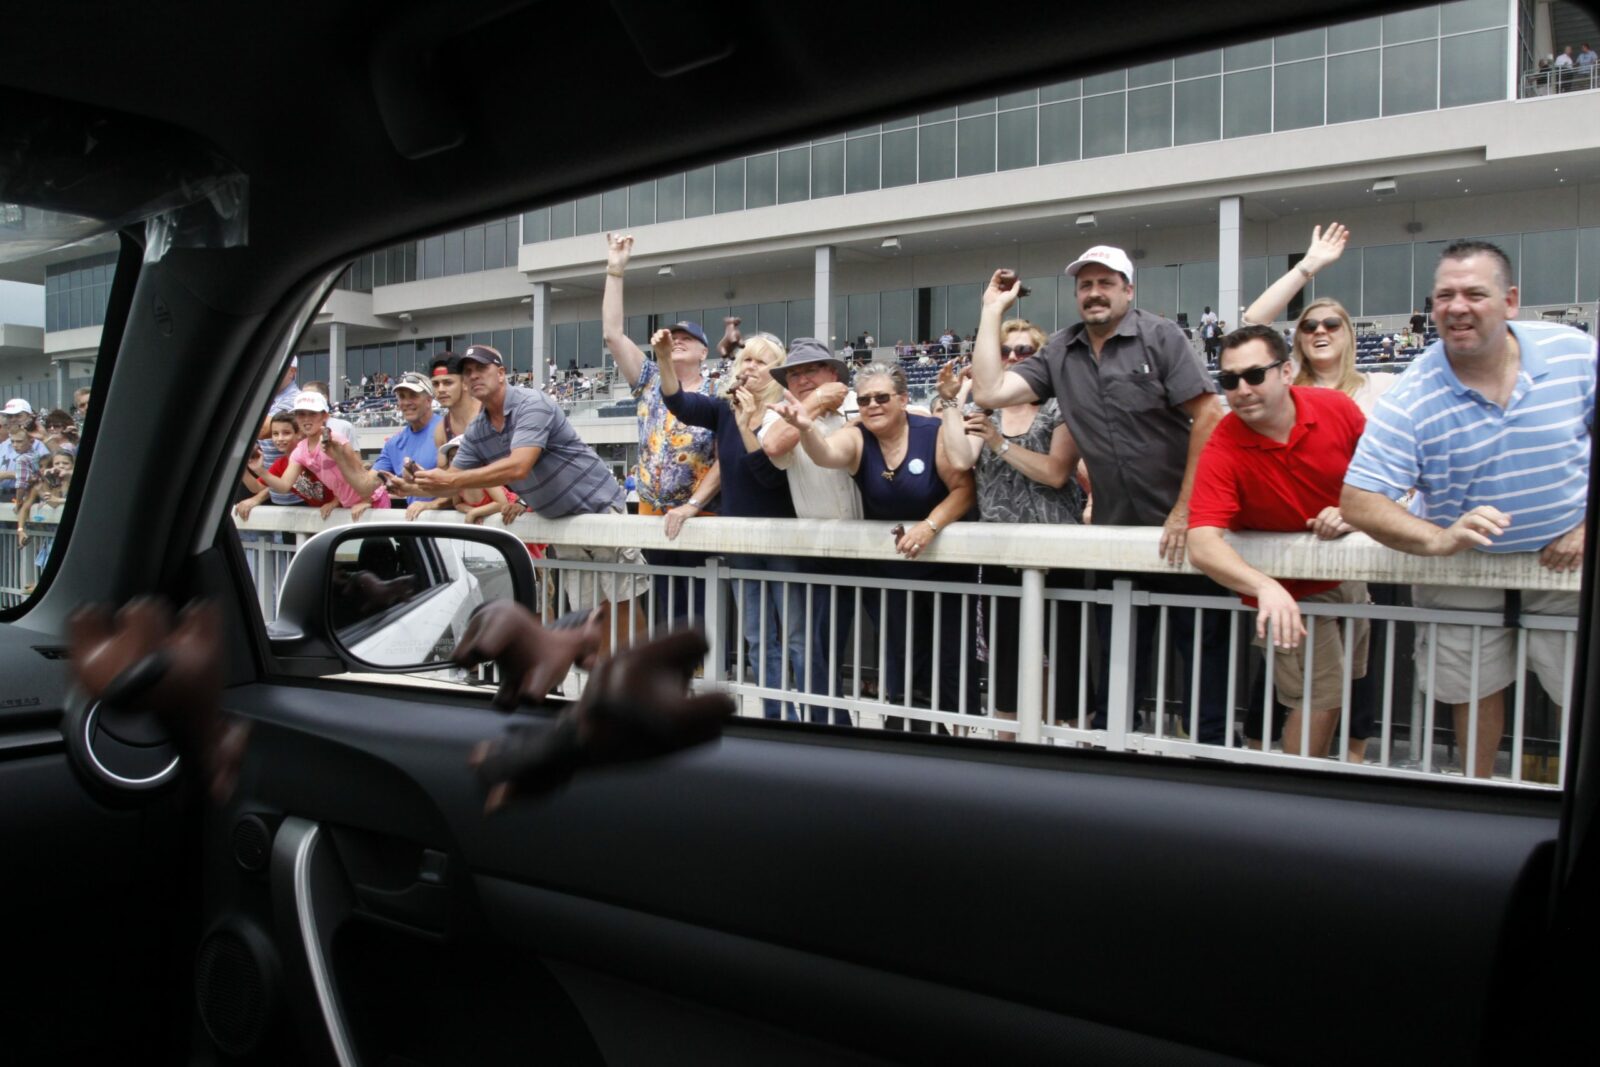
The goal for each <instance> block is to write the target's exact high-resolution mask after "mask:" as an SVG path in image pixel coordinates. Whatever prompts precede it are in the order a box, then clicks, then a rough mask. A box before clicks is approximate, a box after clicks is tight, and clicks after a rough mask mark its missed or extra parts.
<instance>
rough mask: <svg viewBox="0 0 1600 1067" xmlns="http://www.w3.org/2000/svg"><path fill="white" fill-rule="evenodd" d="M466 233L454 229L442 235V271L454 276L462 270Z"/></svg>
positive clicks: (464, 257)
mask: <svg viewBox="0 0 1600 1067" xmlns="http://www.w3.org/2000/svg"><path fill="white" fill-rule="evenodd" d="M466 247H467V235H466V234H465V233H463V232H462V231H461V230H454V231H452V232H450V233H447V234H445V235H444V272H445V274H446V275H447V276H454V275H457V274H460V273H461V272H462V268H463V266H464V265H465V263H466V258H467V255H466Z"/></svg>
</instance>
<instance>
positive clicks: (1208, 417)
mask: <svg viewBox="0 0 1600 1067" xmlns="http://www.w3.org/2000/svg"><path fill="white" fill-rule="evenodd" d="M1066 272H1067V274H1068V275H1070V276H1071V277H1072V278H1074V279H1075V281H1076V288H1077V296H1078V312H1079V314H1080V315H1081V316H1082V321H1081V322H1078V323H1075V324H1073V325H1071V326H1068V327H1067V328H1066V329H1064V330H1057V331H1056V333H1055V334H1054V335H1052V336H1051V337H1050V339H1049V341H1048V342H1046V344H1045V347H1044V351H1042V352H1040V353H1039V355H1038V356H1037V357H1036V358H1034V359H1027V360H1023V361H1022V362H1021V363H1019V364H1017V365H1016V366H1015V367H1013V368H1011V369H1009V370H1007V369H1006V368H1004V367H1003V366H1002V365H1001V360H1000V322H1001V320H1002V319H1003V318H1005V315H1006V312H1007V310H1008V309H1009V308H1010V307H1011V306H1012V305H1013V304H1014V303H1015V302H1016V300H1017V297H1018V296H1019V295H1020V294H1019V293H1018V289H1019V286H1018V285H1017V284H1016V279H1015V277H1014V276H1011V277H1008V275H1012V274H1013V272H1007V271H996V272H995V274H994V277H993V278H991V279H990V282H989V286H988V288H987V289H986V290H985V292H984V294H983V312H982V320H981V323H980V325H979V328H978V339H977V342H976V344H975V346H974V349H973V355H972V399H973V400H974V401H975V402H976V403H978V404H980V405H982V406H983V407H988V408H1002V407H1008V406H1010V405H1012V404H1021V403H1037V402H1038V401H1041V400H1045V399H1047V398H1049V397H1052V396H1053V397H1055V398H1056V399H1057V400H1058V401H1059V402H1060V404H1061V415H1062V418H1063V419H1064V420H1065V421H1066V424H1067V429H1069V430H1070V431H1071V432H1072V437H1073V440H1075V441H1076V442H1077V443H1078V447H1079V448H1080V449H1081V450H1082V452H1083V458H1084V461H1085V463H1086V464H1087V465H1088V468H1089V481H1090V483H1091V484H1092V486H1093V489H1092V492H1093V505H1094V524H1095V525H1096V526H1159V527H1161V540H1160V544H1159V548H1158V551H1159V552H1160V555H1161V557H1162V558H1163V559H1165V560H1166V561H1167V562H1168V563H1170V564H1173V565H1174V566H1176V565H1179V564H1182V563H1183V561H1184V548H1185V544H1186V542H1187V540H1188V533H1189V530H1188V527H1189V494H1190V493H1191V491H1192V490H1193V488H1194V476H1195V467H1196V464H1197V463H1198V461H1199V458H1200V453H1201V450H1202V449H1204V448H1205V444H1206V441H1207V439H1209V438H1210V436H1211V431H1212V430H1213V429H1215V427H1216V425H1217V423H1218V422H1220V421H1221V420H1222V407H1221V405H1220V404H1218V402H1217V397H1216V391H1217V390H1216V386H1215V385H1214V384H1213V383H1212V381H1211V378H1210V376H1209V375H1207V373H1206V370H1205V367H1204V366H1202V364H1201V362H1200V358H1199V357H1198V356H1196V355H1195V352H1194V349H1193V348H1191V347H1190V345H1189V342H1188V340H1187V339H1186V338H1185V337H1184V336H1183V331H1182V330H1180V329H1179V328H1178V326H1177V324H1176V323H1173V322H1170V321H1168V320H1167V319H1164V318H1162V317H1161V316H1159V315H1156V314H1153V313H1152V312H1148V311H1142V310H1140V309H1138V308H1135V307H1134V306H1133V263H1132V261H1130V260H1129V259H1128V254H1127V253H1126V252H1124V251H1123V250H1122V249H1120V248H1113V247H1111V246H1109V245H1095V246H1094V247H1093V248H1091V249H1089V250H1088V251H1087V252H1085V253H1084V254H1083V255H1081V256H1079V257H1078V258H1077V259H1076V260H1074V261H1073V262H1072V263H1070V264H1068V265H1067V269H1066ZM1117 579H1132V580H1135V581H1137V582H1138V583H1139V585H1140V586H1141V587H1143V588H1145V589H1149V590H1151V591H1153V592H1158V593H1166V594H1192V595H1199V596H1222V595H1225V594H1224V592H1223V590H1222V588H1221V587H1220V586H1218V585H1217V584H1216V583H1214V582H1212V581H1210V580H1209V579H1206V578H1195V577H1189V576H1186V575H1185V576H1179V575H1170V576H1169V575H1159V574H1158V575H1128V574H1100V575H1098V576H1097V580H1098V581H1099V583H1100V584H1101V585H1102V586H1108V585H1109V584H1111V583H1112V582H1114V581H1115V580H1117ZM1156 614H1157V612H1155V611H1154V610H1146V611H1141V612H1140V613H1139V634H1138V643H1137V653H1136V656H1135V659H1136V664H1137V666H1138V668H1139V671H1138V674H1137V678H1138V687H1137V689H1136V690H1135V693H1136V699H1137V697H1142V696H1143V695H1145V693H1146V691H1147V689H1148V688H1149V687H1150V685H1151V683H1152V681H1153V676H1154V670H1153V667H1152V665H1153V664H1154V663H1155V662H1156V659H1155V656H1154V655H1153V634H1154V620H1155V616H1156ZM1195 615H1196V612H1194V611H1191V610H1188V609H1179V610H1174V611H1172V612H1170V616H1171V620H1172V621H1171V625H1170V626H1169V627H1168V630H1167V633H1168V637H1169V639H1170V641H1171V644H1172V651H1173V652H1174V653H1175V654H1176V655H1177V656H1178V657H1179V658H1181V659H1182V660H1183V661H1184V663H1185V664H1186V665H1188V658H1189V657H1190V656H1192V655H1193V627H1194V625H1195ZM1225 615H1226V613H1223V612H1215V611H1213V612H1209V613H1205V614H1204V617H1203V619H1202V620H1201V624H1202V625H1203V627H1204V629H1205V631H1206V632H1205V634H1204V639H1203V641H1202V652H1201V656H1200V660H1201V667H1202V672H1201V674H1202V676H1201V692H1200V694H1199V698H1200V723H1199V728H1200V736H1199V738H1198V739H1199V740H1201V741H1205V742H1217V743H1220V742H1222V741H1223V739H1224V734H1225V732H1226V696H1225V690H1226V679H1227V661H1226V652H1227V638H1226V633H1225V623H1226V619H1225ZM1100 626H1101V630H1102V642H1101V646H1102V650H1103V651H1102V657H1101V670H1100V677H1101V684H1100V686H1099V689H1098V691H1097V692H1096V698H1095V709H1096V710H1095V726H1096V727H1099V726H1102V725H1104V723H1105V721H1106V694H1107V688H1108V686H1107V680H1106V679H1107V670H1108V667H1109V664H1108V660H1107V659H1106V656H1107V655H1109V652H1108V651H1107V650H1109V648H1110V640H1109V632H1110V615H1109V611H1107V610H1103V611H1102V612H1101V613H1100ZM1182 676H1183V677H1185V678H1188V677H1190V676H1191V672H1190V671H1188V670H1185V671H1184V672H1183V675H1182ZM1192 696H1193V694H1191V697H1192ZM1130 725H1131V723H1130Z"/></svg>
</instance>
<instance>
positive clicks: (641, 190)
mask: <svg viewBox="0 0 1600 1067" xmlns="http://www.w3.org/2000/svg"><path fill="white" fill-rule="evenodd" d="M654 221H656V183H655V182H640V183H639V184H637V185H630V186H628V225H629V226H630V227H633V226H648V225H650V224H651V223H652V222H654Z"/></svg>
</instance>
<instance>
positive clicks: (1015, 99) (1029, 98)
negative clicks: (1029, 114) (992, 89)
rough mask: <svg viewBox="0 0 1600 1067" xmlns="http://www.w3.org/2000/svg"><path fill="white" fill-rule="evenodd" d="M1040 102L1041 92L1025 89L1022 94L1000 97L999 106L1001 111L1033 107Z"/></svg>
mask: <svg viewBox="0 0 1600 1067" xmlns="http://www.w3.org/2000/svg"><path fill="white" fill-rule="evenodd" d="M1038 102H1039V90H1037V89H1024V90H1023V91H1022V92H1020V93H1006V94H1005V95H1004V96H1002V97H1000V99H999V101H998V104H999V107H1000V110H1001V111H1004V110H1006V109H1007V108H1013V107H1032V106H1033V105H1035V104H1037V103H1038Z"/></svg>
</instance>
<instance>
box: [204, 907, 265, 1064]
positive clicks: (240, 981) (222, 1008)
mask: <svg viewBox="0 0 1600 1067" xmlns="http://www.w3.org/2000/svg"><path fill="white" fill-rule="evenodd" d="M269 995H270V991H269V987H268V983H267V976H266V961H265V960H263V959H261V958H260V957H259V956H258V955H257V952H256V949H255V947H254V946H252V945H251V944H250V942H249V941H247V940H246V939H245V938H244V937H242V936H241V935H240V934H239V933H238V932H236V931H233V930H216V931H213V932H212V933H211V934H209V935H207V936H206V939H205V940H204V941H202V942H201V943H200V954H199V958H198V960H197V961H196V965H195V999H196V1002H197V1004H198V1007H199V1010H200V1021H201V1022H202V1023H204V1024H205V1028H206V1032H207V1033H208V1034H210V1035H211V1040H213V1041H215V1042H216V1043H217V1047H218V1048H220V1049H222V1051H224V1052H226V1053H228V1054H229V1055H232V1056H244V1055H247V1054H249V1053H250V1052H252V1051H254V1050H255V1047H256V1045H257V1044H259V1043H260V1041H261V1038H262V1035H263V1034H265V1033H266V1029H267V1016H268V1014H269V1012H268V1008H269V1002H268V997H269Z"/></svg>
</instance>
